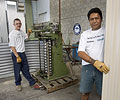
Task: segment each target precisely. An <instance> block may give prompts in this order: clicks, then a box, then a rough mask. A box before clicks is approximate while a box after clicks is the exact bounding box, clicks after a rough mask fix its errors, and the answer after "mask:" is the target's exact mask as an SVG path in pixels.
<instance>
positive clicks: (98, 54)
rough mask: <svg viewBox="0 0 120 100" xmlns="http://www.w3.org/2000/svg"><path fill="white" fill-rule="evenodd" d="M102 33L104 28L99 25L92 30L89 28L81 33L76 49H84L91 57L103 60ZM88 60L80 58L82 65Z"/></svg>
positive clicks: (103, 33)
mask: <svg viewBox="0 0 120 100" xmlns="http://www.w3.org/2000/svg"><path fill="white" fill-rule="evenodd" d="M104 35H105V29H104V28H103V27H101V28H100V29H98V30H95V31H92V29H89V30H87V31H85V32H83V33H82V34H81V38H80V41H79V47H78V51H84V52H85V53H86V54H88V55H89V56H90V57H91V58H93V59H95V60H99V61H102V62H103V61H104ZM87 64H89V63H88V62H86V61H84V60H82V65H87Z"/></svg>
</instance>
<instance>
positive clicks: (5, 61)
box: [0, 41, 40, 78]
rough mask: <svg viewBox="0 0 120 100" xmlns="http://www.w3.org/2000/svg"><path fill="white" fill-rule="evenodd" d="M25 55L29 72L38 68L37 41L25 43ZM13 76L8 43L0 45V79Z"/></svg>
mask: <svg viewBox="0 0 120 100" xmlns="http://www.w3.org/2000/svg"><path fill="white" fill-rule="evenodd" d="M25 46H26V55H27V59H28V63H29V66H30V71H35V70H36V69H37V68H40V63H39V41H28V42H26V45H25ZM8 76H13V63H12V58H11V51H10V48H9V46H8V43H0V78H4V77H8Z"/></svg>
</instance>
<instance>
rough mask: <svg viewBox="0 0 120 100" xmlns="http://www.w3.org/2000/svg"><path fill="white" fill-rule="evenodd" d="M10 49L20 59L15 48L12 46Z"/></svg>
mask: <svg viewBox="0 0 120 100" xmlns="http://www.w3.org/2000/svg"><path fill="white" fill-rule="evenodd" d="M10 48H11V50H12V52H13V53H14V55H15V56H16V57H19V55H18V53H17V51H16V49H15V47H13V46H11V47H10Z"/></svg>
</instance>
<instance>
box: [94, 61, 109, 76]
mask: <svg viewBox="0 0 120 100" xmlns="http://www.w3.org/2000/svg"><path fill="white" fill-rule="evenodd" d="M93 65H94V66H95V67H96V68H97V69H98V70H99V71H100V72H104V73H105V74H107V73H108V72H109V70H110V69H109V68H108V67H107V66H106V65H105V64H104V63H102V62H100V61H98V60H96V61H95V62H94V64H93Z"/></svg>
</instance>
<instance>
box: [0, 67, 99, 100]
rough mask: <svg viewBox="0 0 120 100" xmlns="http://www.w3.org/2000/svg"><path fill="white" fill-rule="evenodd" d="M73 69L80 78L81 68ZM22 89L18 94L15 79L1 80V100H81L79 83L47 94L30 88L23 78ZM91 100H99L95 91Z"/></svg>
mask: <svg viewBox="0 0 120 100" xmlns="http://www.w3.org/2000/svg"><path fill="white" fill-rule="evenodd" d="M73 69H74V71H75V74H76V76H78V78H80V68H79V67H78V66H74V67H73ZM22 87H23V90H22V91H21V92H17V91H16V88H15V84H14V78H13V77H10V78H6V79H0V100H81V99H80V92H79V83H78V84H75V85H72V86H70V87H67V88H65V89H61V90H58V91H55V92H52V93H49V94H47V93H46V91H45V90H34V89H32V88H31V87H29V84H28V82H27V80H26V79H25V78H24V77H23V81H22ZM89 100H99V97H98V96H97V94H96V91H95V89H94V90H93V92H92V93H91V95H90V99H89Z"/></svg>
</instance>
